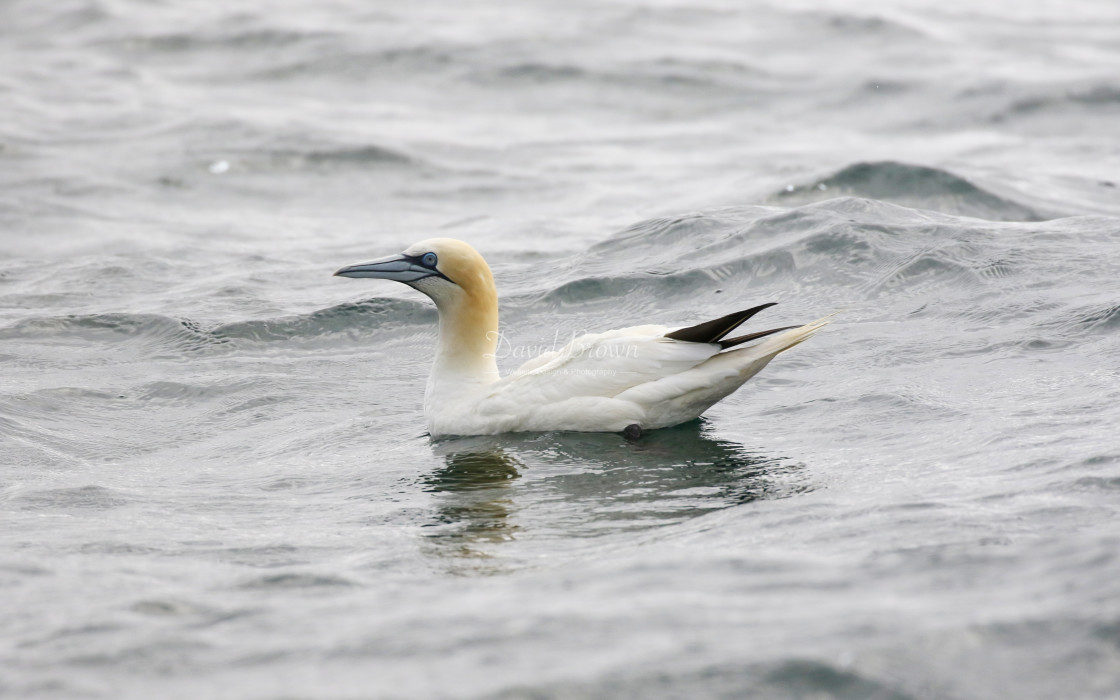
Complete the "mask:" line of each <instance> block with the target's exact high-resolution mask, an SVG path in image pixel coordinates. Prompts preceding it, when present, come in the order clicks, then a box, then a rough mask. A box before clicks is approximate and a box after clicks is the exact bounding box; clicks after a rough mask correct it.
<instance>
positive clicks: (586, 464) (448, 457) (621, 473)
mask: <svg viewBox="0 0 1120 700" xmlns="http://www.w3.org/2000/svg"><path fill="white" fill-rule="evenodd" d="M707 426H708V423H707V421H705V420H703V419H701V420H698V421H692V422H690V423H686V424H684V425H681V426H677V427H674V428H667V429H663V430H656V431H651V432H649V433H646V434H645V435H643V436H642V437H641V438H640V439H639V440H637V441H635V442H630V441H627V440H625V439H624V438H622V437H621V436H619V435H615V434H609V433H608V434H605V433H522V434H514V435H500V436H493V437H474V438H462V439H455V440H445V441H439V442H436V443H433V451H434V452H435V453H436V455H437V456H439V457H442V459H443V460H444V462H445V464H446V466H444V467H443V468H441V469H438V470H437V471H435V472H433V473H432V474H430V475H429V476H428V477H427V478H426V479H425V483H426V485H427V487H428V489H429V490H430V491H433V492H436V493H438V494H440V497H441V501H440V503H439V504H438V506H437V517H436V520H437V522H436V523H434V524H433V526H434V528H433V531H432V536H433V538H434V539H436V540H438V541H441V543H442V544H446V545H452V546H451V547H450V549H444V550H443V551H444V553H448V554H457V555H459V556H474V557H478V556H486V555H485V554H482V550H481V549H480V547H481V546H485V545H488V544H494V543H500V542H508V541H510V540H514V539H522V540H524V539H530V538H531V539H541V538H549V537H557V536H559V537H565V538H567V537H587V536H600V535H609V534H611V533H616V532H619V531H621V530H627V531H633V530H643V529H648V528H652V527H658V526H663V525H670V524H674V523H680V522H683V521H685V520H688V519H691V518H695V517H697V516H700V515H704V514H705V513H710V512H712V511H716V510H721V509H724V508H731V507H734V506H739V505H743V504H746V503H750V502H752V501H756V500H759V499H772V498H783V497H788V496H792V495H795V494H797V493H801V492H803V491H806V490H808V487H807V485H806V484H805V483H804V482H803V479H802V478H801V477H800V476H799V472H801V471H802V470H803V466H802V465H800V464H796V463H792V462H790V461H789V460H786V459H784V458H776V457H771V456H766V455H763V454H760V453H758V452H753V451H751V450H748V449H747V448H746V447H744V446H743V445H742V444H740V443H737V442H734V441H731V440H726V439H722V438H717V437H713V436H712V435H711V434H710V431H709V429H708V427H707ZM523 477H524V478H523ZM514 521H516V523H515V522H514ZM487 549H490V548H489V547H487Z"/></svg>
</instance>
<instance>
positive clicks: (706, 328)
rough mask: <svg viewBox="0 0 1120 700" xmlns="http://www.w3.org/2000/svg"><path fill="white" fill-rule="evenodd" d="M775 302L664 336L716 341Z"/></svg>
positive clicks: (692, 340) (694, 340)
mask: <svg viewBox="0 0 1120 700" xmlns="http://www.w3.org/2000/svg"><path fill="white" fill-rule="evenodd" d="M777 303H778V302H776V301H772V302H770V303H769V304H762V305H760V306H756V307H754V308H753V309H746V310H745V311H736V312H735V313H733V314H727V315H726V316H721V317H720V318H717V319H713V320H711V321H705V322H704V323H700V324H697V325H695V326H689V327H688V328H681V329H680V330H675V331H673V332H672V333H666V334H665V337H666V338H670V339H672V340H683V341H685V342H688V343H718V342H719V341H720V340H721V339H722V338H723V337H724V336H725V335H727V334H728V333H730V332H731V331H733V330H735V329H736V328H738V327H739V326H740V325H741V324H743V323H745V322H746V321H747V319H749V318H750V317H751V316H754V315H755V314H757V313H758V312H759V311H762V310H763V309H768V308H770V307H771V306H774V305H776V304H777Z"/></svg>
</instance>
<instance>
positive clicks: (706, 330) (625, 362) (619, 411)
mask: <svg viewBox="0 0 1120 700" xmlns="http://www.w3.org/2000/svg"><path fill="white" fill-rule="evenodd" d="M334 274H335V275H337V276H341V277H374V278H379V279H389V280H396V281H397V282H403V283H405V284H407V285H408V286H410V287H412V288H413V289H416V290H418V291H420V292H423V293H424V294H426V295H428V296H429V297H430V298H431V299H432V301H434V302H435V305H436V309H437V310H438V312H439V340H438V341H437V344H436V356H435V362H434V364H433V366H432V372H431V375H430V376H429V377H428V385H427V389H426V391H425V392H424V416H425V419H426V421H427V424H428V432H429V434H430V435H431V436H432V437H433V438H438V437H443V436H449V435H494V434H498V433H509V432H522V431H547V430H571V431H583V432H621V433H623V434H624V435H626V436H627V437H630V438H637V437H639V436H640V435H641V434H642V431H644V430H651V429H655V428H666V427H669V426H673V425H677V424H678V423H684V422H685V421H689V420H692V419H693V418H697V417H698V416H700V414H702V413H703V412H704V411H706V410H708V408H710V407H711V406H712V405H713V404H715V403H716V402H717V401H719V400H720V399H722V398H724V397H725V396H727V395H728V394H730V393H731V392H733V391H735V390H736V389H738V388H739V387H740V386H742V385H743V384H744V383H745V382H746V381H747V380H748V379H750V378H751V377H753V376H754V375H755V374H757V373H758V372H759V371H760V370H762V368H763V367H765V366H766V365H767V364H768V363H769V362H770V360H772V359H774V357H775V356H776V355H777V354H778V353H780V352H783V351H785V350H788V349H790V348H792V347H793V346H794V345H797V344H798V343H801V342H803V341H804V340H806V339H808V338H809V337H810V336H811V335H813V334H814V333H815V332H817V331H818V330H819V329H820V328H821V327H823V326H824V325H825V324H826V323H828V319H827V317H826V318H824V319H820V320H818V321H814V322H813V323H810V324H808V325H804V326H787V327H783V328H774V329H771V330H767V331H761V332H756V333H747V334H745V335H740V336H737V337H733V338H727V336H728V335H729V334H730V333H731V332H732V331H733V330H735V328H737V327H738V326H739V325H740V324H741V323H743V322H744V321H746V320H747V319H749V318H751V317H752V316H754V315H755V314H756V313H758V312H759V311H762V310H763V309H766V308H768V307H770V306H773V305H774V304H773V303H770V304H762V305H761V306H755V307H753V308H750V309H746V310H744V311H738V312H735V313H732V314H728V315H726V316H723V317H721V318H717V319H714V320H711V321H706V322H704V323H700V324H698V325H694V326H689V327H686V328H673V327H668V326H658V325H644V326H631V327H630V328H620V329H618V330H612V331H605V332H602V333H590V334H587V335H583V336H580V337H578V338H575V339H573V340H572V341H571V342H570V343H568V344H567V345H565V346H564V347H562V348H560V349H559V350H554V351H551V352H545V353H542V354H540V355H538V356H537V357H534V358H532V359H530V360H529V361H528V362H526V363H525V364H523V365H521V367H519V368H518V369H517V370H516V371H514V372H513V373H512V374H509V375H508V376H506V377H501V376H499V373H498V365H497V353H496V350H497V345H498V341H499V337H500V336H499V334H498V292H497V289H496V288H495V286H494V276H493V275H492V274H491V272H490V266H489V265H487V264H486V261H485V260H483V258H482V256H481V255H479V253H478V251H476V250H475V249H474V248H472V247H471V246H470V245H468V244H467V243H464V242H463V241H458V240H455V239H452V238H431V239H428V240H424V241H420V242H419V243H416V244H415V245H412V246H411V247H409V248H408V249H407V250H405V251H404V252H403V253H401V254H400V255H390V256H388V257H384V258H380V259H378V260H373V261H371V262H366V263H361V264H358V265H350V266H348V267H344V268H342V269H341V270H339V271H338V272H336V273H334ZM763 339H765V340H763ZM754 340H759V341H761V342H758V343H755V344H753V345H745V346H743V345H744V344H745V343H748V342H750V341H754ZM739 346H743V347H739ZM730 348H735V349H733V350H732V349H730Z"/></svg>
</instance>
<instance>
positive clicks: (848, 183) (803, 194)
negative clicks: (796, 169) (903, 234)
mask: <svg viewBox="0 0 1120 700" xmlns="http://www.w3.org/2000/svg"><path fill="white" fill-rule="evenodd" d="M842 196H856V197H864V198H867V199H877V200H880V201H885V202H893V203H896V204H902V205H904V206H907V207H912V208H917V209H931V210H933V211H939V212H943V213H946V214H955V215H958V216H971V217H975V218H979V219H988V220H991V221H1044V220H1047V219H1050V218H1053V216H1051V214H1050V213H1047V212H1042V211H1039V210H1037V209H1035V208H1033V207H1030V206H1027V205H1025V204H1022V203H1019V202H1016V201H1014V200H1012V199H1008V198H1006V197H1001V196H999V195H996V194H994V193H992V192H989V191H987V190H985V189H983V188H981V187H979V186H977V185H975V184H973V183H972V182H970V181H968V180H967V179H965V178H963V177H961V176H959V175H955V174H953V173H951V172H949V171H947V170H941V169H939V168H932V167H927V166H923V165H911V164H907V163H896V162H893V161H881V162H870V163H856V164H854V165H849V166H848V167H846V168H843V169H841V170H839V171H837V172H835V173H833V174H832V175H829V176H828V177H825V178H822V179H820V180H815V181H812V182H809V183H804V184H801V185H789V186H788V187H786V188H785V189H784V190H781V191H779V192H776V193H774V194H773V195H772V196H771V197H770V199H771V200H772V201H774V202H780V203H782V204H787V205H788V204H801V203H808V202H815V201H820V200H824V199H831V198H834V197H842Z"/></svg>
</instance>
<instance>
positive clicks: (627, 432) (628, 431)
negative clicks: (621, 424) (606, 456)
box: [622, 423, 642, 442]
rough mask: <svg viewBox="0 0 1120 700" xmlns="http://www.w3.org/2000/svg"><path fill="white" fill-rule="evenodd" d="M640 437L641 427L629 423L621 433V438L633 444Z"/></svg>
mask: <svg viewBox="0 0 1120 700" xmlns="http://www.w3.org/2000/svg"><path fill="white" fill-rule="evenodd" d="M641 436H642V426H640V425H638V424H637V423H631V424H630V425H628V426H626V428H625V429H624V430H623V431H622V437H624V438H626V439H627V440H630V441H631V442H633V441H634V440H637V439H638V438H640V437H641Z"/></svg>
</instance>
